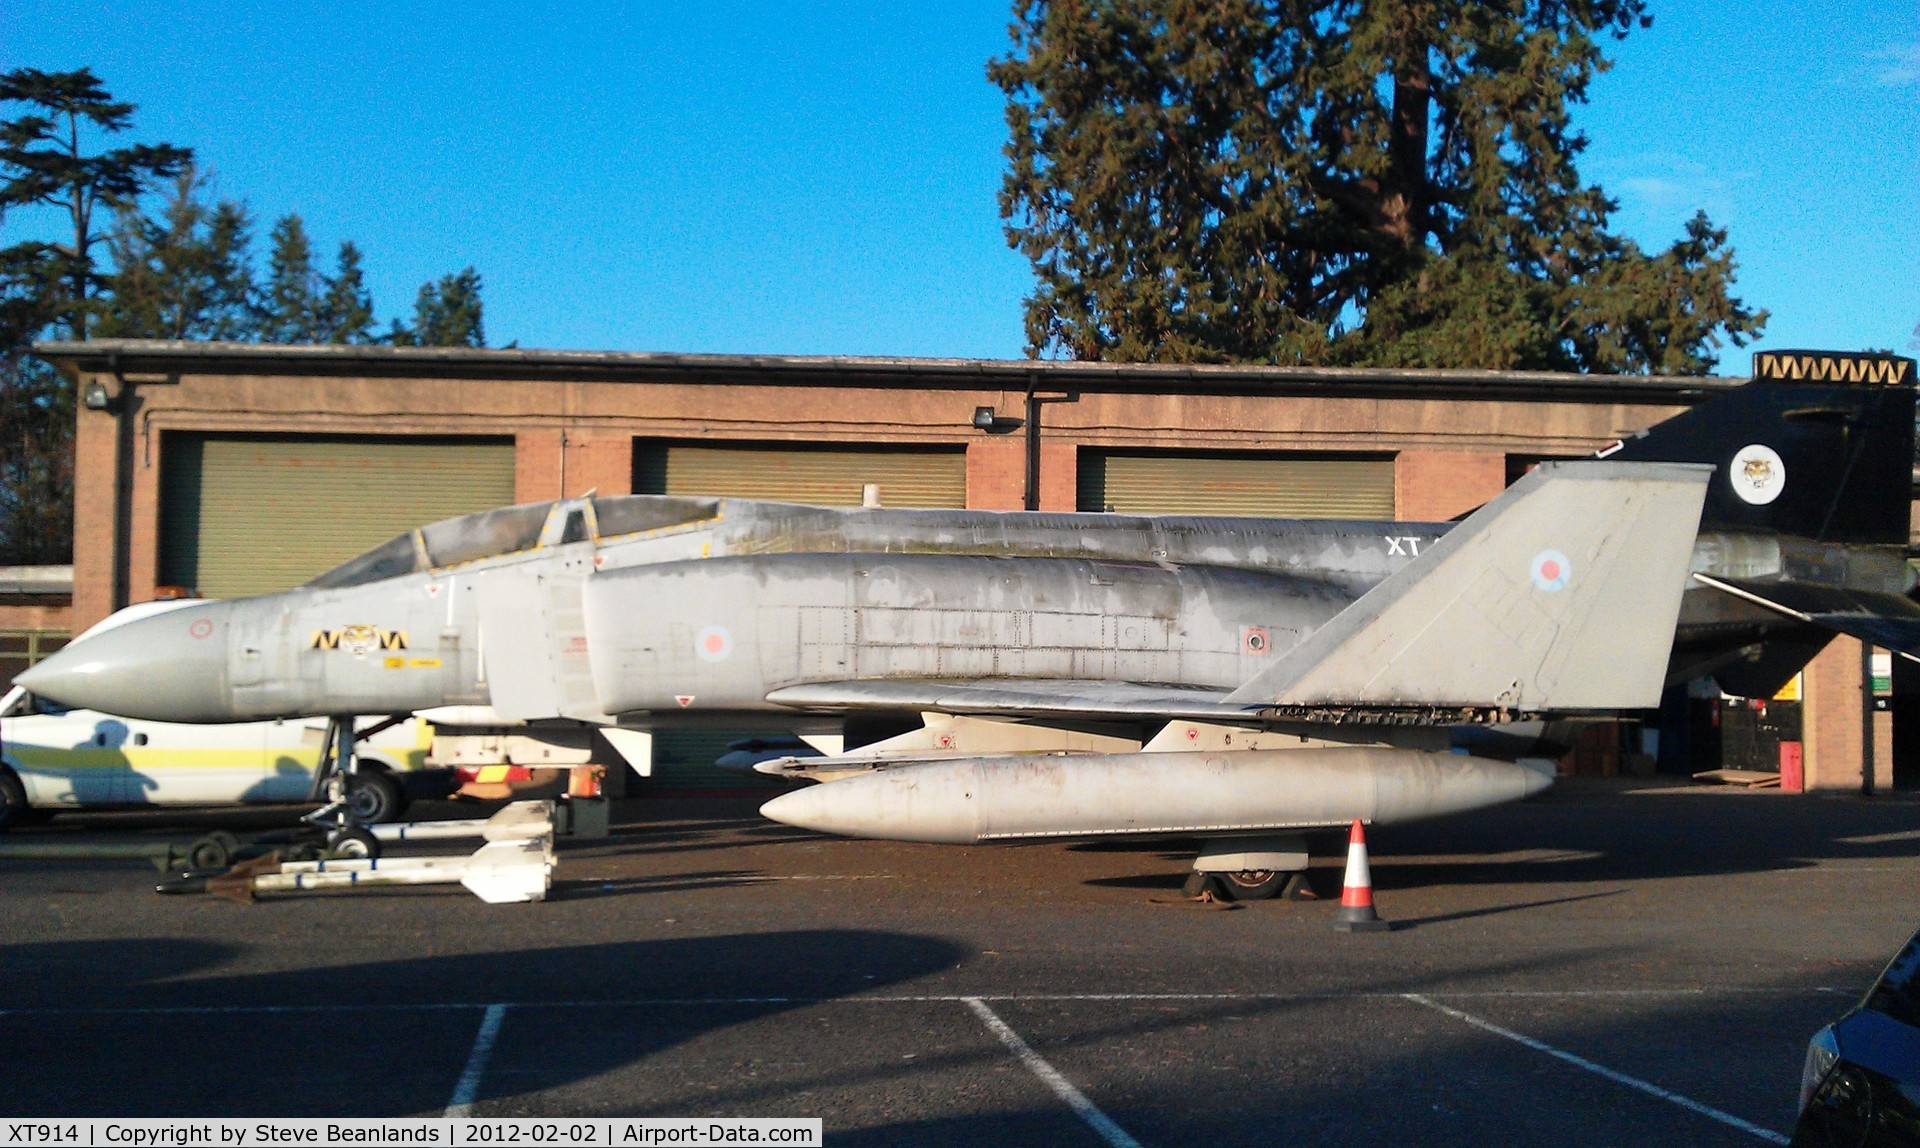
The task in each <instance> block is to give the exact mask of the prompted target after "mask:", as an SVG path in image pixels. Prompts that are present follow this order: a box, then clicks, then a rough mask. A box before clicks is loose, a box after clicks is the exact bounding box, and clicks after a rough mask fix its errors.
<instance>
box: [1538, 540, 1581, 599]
mask: <svg viewBox="0 0 1920 1148" xmlns="http://www.w3.org/2000/svg"><path fill="white" fill-rule="evenodd" d="M1532 573H1533V584H1534V585H1535V586H1538V587H1539V588H1540V589H1542V590H1545V591H1546V592H1547V593H1549V594H1552V593H1555V592H1556V591H1560V590H1564V589H1566V587H1567V579H1568V578H1570V577H1572V576H1573V564H1572V563H1570V562H1568V561H1567V556H1566V555H1565V554H1562V553H1560V552H1559V551H1558V550H1542V551H1541V552H1540V553H1538V554H1536V555H1534V556H1533V571H1532Z"/></svg>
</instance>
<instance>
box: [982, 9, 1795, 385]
mask: <svg viewBox="0 0 1920 1148" xmlns="http://www.w3.org/2000/svg"><path fill="white" fill-rule="evenodd" d="M1014 16H1015V22H1014V25H1013V30H1012V31H1013V37H1014V50H1013V51H1012V52H1011V53H1010V54H1009V55H1007V56H1006V57H1004V58H1001V59H998V60H995V61H993V62H992V64H991V65H990V66H989V69H988V74H989V76H990V77H991V78H992V80H993V81H994V82H995V83H996V84H998V85H999V86H1000V87H1001V89H1002V90H1003V91H1004V92H1005V93H1006V95H1007V99H1008V103H1007V123H1008V127H1009V133H1010V139H1009V143H1008V145H1007V154H1008V157H1009V160H1010V165H1009V169H1008V172H1007V176H1006V179H1005V182H1004V185H1003V188H1002V192H1001V211H1002V214H1003V215H1004V216H1005V217H1006V219H1007V220H1008V228H1007V235H1008V240H1009V242H1010V243H1012V244H1013V245H1014V246H1016V247H1017V248H1018V249H1020V250H1021V251H1022V252H1023V253H1024V254H1025V255H1026V256H1027V257H1028V259H1029V260H1030V261H1031V262H1032V264H1033V268H1034V271H1035V275H1036V278H1037V280H1038V282H1037V284H1036V288H1035V290H1034V292H1033V294H1032V295H1031V296H1030V297H1029V299H1028V300H1027V305H1026V317H1027V339H1028V348H1029V351H1030V352H1031V353H1034V354H1054V355H1068V356H1071V357H1075V358H1084V359H1123V360H1172V361H1223V360H1225V361H1252V362H1274V363H1346V364H1366V363H1371V364H1396V365H1409V366H1462V367H1464V366H1473V367H1493V368H1522V367H1528V368H1552V369H1577V370H1589V371H1704V370H1706V369H1708V368H1710V367H1711V366H1712V365H1713V363H1714V361H1715V355H1714V351H1715V349H1716V348H1717V347H1718V346H1721V345H1723V344H1725V343H1732V344H1733V345H1735V346H1738V345H1741V344H1742V343H1743V342H1745V341H1747V340H1749V339H1751V338H1752V337H1754V336H1755V335H1756V334H1757V333H1758V332H1759V330H1760V328H1761V325H1762V324H1763V323H1764V321H1765V315H1764V313H1755V312H1754V311H1752V310H1750V309H1748V308H1747V307H1746V306H1745V305H1744V304H1743V303H1742V302H1741V301H1740V300H1738V299H1737V298H1735V297H1734V296H1733V295H1732V293H1731V286H1732V280H1733V258H1732V252H1731V250H1730V249H1728V248H1727V246H1726V234H1725V232H1723V231H1720V230H1718V229H1715V228H1714V227H1713V226H1712V225H1711V223H1709V222H1708V221H1707V220H1706V219H1705V217H1704V216H1702V217H1699V218H1697V219H1696V220H1695V221H1694V222H1693V223H1691V224H1690V225H1689V226H1688V228H1687V232H1686V235H1685V236H1684V237H1683V238H1682V239H1681V240H1680V241H1678V242H1677V243H1675V244H1674V245H1673V246H1672V247H1671V248H1669V249H1668V250H1665V251H1662V252H1657V253H1653V254H1649V253H1647V252H1645V251H1642V250H1641V249H1640V248H1639V247H1638V245H1636V244H1634V243H1632V242H1631V241H1629V240H1625V239H1623V238H1621V237H1618V236H1615V235H1613V234H1611V233H1610V232H1609V231H1608V230H1607V222H1608V215H1609V213H1610V212H1611V211H1612V210H1613V208H1614V204H1613V203H1612V202H1611V201H1610V200H1608V198H1607V197H1606V196H1605V194H1604V193H1603V192H1602V191H1601V189H1600V188H1598V187H1595V186H1592V185H1589V184H1587V183H1585V182H1583V181H1582V179H1581V177H1580V175H1579V173H1578V170H1577V168H1576V164H1575V161H1576V160H1577V158H1578V156H1579V154H1580V152H1581V151H1582V150H1583V149H1584V148H1585V146H1586V142H1587V141H1586V139H1585V137H1584V136H1582V135H1581V134H1580V133H1579V132H1578V131H1577V130H1575V129H1574V128H1573V126H1572V122H1571V117H1570V108H1571V107H1572V106H1573V105H1575V104H1578V103H1580V102H1582V101H1583V100H1584V99H1585V93H1586V88H1587V85H1588V83H1589V82H1590V81H1591V79H1592V78H1593V76H1594V74H1595V73H1596V72H1597V71H1599V70H1601V69H1603V68H1604V67H1606V62H1605V60H1604V59H1603V57H1602V54H1601V51H1600V41H1601V40H1602V39H1604V38H1606V37H1608V36H1612V37H1621V36H1624V35H1626V34H1627V33H1628V31H1629V30H1630V29H1632V28H1634V27H1636V26H1645V25H1646V24H1647V23H1648V22H1649V17H1648V16H1647V14H1646V4H1645V0H1579V2H1577V3H1571V4H1568V3H1562V2H1559V0H1497V2H1494V3H1485V2H1475V0H1368V2H1363V0H1213V2H1211V3H1208V4H1205V5H1196V4H1190V3H1187V2H1185V0H1017V2H1016V5H1015V10H1014Z"/></svg>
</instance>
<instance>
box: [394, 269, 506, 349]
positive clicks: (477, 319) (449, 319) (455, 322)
mask: <svg viewBox="0 0 1920 1148" xmlns="http://www.w3.org/2000/svg"><path fill="white" fill-rule="evenodd" d="M481 310H482V308H481V303H480V273H479V272H478V271H475V270H474V269H473V268H471V267H468V268H466V269H465V270H463V271H460V272H458V273H457V274H453V275H443V276H441V277H440V279H439V281H438V282H428V283H422V284H421V285H420V293H419V295H418V296H417V297H415V299H414V303H413V322H412V323H411V324H407V325H402V324H401V323H400V321H399V320H397V319H396V320H394V323H393V328H392V330H391V331H389V332H388V335H387V341H388V342H390V343H393V344H394V345H395V346H401V347H484V346H486V345H487V336H486V331H485V329H484V327H483V326H482V323H481Z"/></svg>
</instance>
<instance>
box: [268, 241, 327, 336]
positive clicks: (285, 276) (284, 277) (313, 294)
mask: <svg viewBox="0 0 1920 1148" xmlns="http://www.w3.org/2000/svg"><path fill="white" fill-rule="evenodd" d="M268 242H269V244H270V245H271V250H269V251H268V252H267V281H266V283H265V284H264V285H263V287H262V289H261V300H260V330H259V337H260V339H261V341H263V342H267V343H320V342H329V341H330V340H328V339H327V338H326V332H325V329H324V328H325V323H324V320H323V318H322V310H323V307H324V298H325V294H326V291H327V288H328V284H327V283H326V282H325V280H324V278H323V277H322V276H321V275H320V273H319V272H317V271H315V270H314V267H313V244H312V243H310V242H308V240H307V228H306V225H305V224H304V223H302V222H301V220H300V217H299V216H298V215H287V216H283V217H282V218H281V220H280V222H278V223H276V224H274V225H273V234H272V236H271V238H270V239H269V240H268Z"/></svg>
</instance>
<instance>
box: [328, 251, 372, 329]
mask: <svg viewBox="0 0 1920 1148" xmlns="http://www.w3.org/2000/svg"><path fill="white" fill-rule="evenodd" d="M337 266H338V268H339V269H338V270H337V271H335V272H334V274H333V277H332V278H330V279H328V280H327V291H326V295H325V296H324V297H323V298H322V299H321V300H320V339H319V341H321V342H325V343H371V342H373V341H374V335H373V296H372V295H371V294H369V293H368V292H367V285H366V281H365V280H364V279H363V278H362V276H361V274H360V249H359V248H358V247H355V246H354V245H353V244H352V243H351V242H346V243H342V244H341V245H340V256H339V260H338V263H337Z"/></svg>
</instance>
